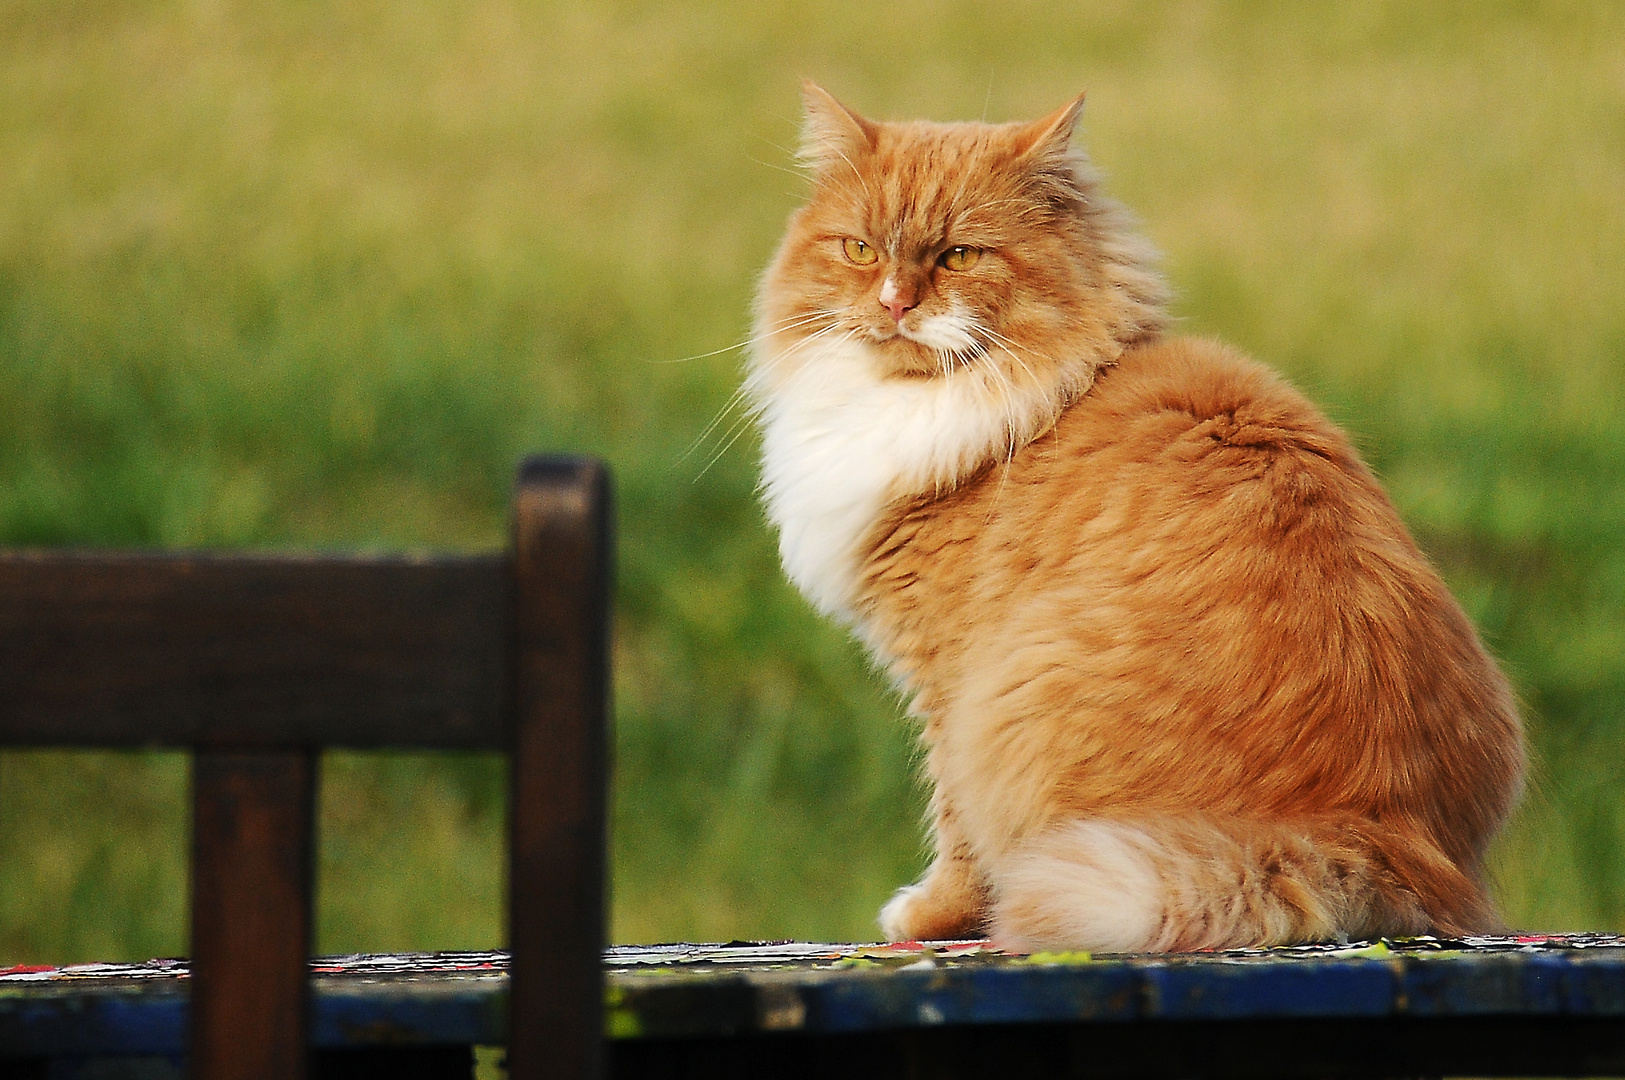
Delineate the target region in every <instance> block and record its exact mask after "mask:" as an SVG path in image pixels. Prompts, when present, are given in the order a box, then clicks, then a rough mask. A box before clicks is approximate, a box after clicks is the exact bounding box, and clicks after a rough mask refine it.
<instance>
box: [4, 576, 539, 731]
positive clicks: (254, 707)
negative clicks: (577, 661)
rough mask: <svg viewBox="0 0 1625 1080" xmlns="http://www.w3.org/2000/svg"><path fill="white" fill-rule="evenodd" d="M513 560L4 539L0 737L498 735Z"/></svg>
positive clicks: (501, 723)
mask: <svg viewBox="0 0 1625 1080" xmlns="http://www.w3.org/2000/svg"><path fill="white" fill-rule="evenodd" d="M509 578H510V570H509V561H508V559H507V558H506V557H504V556H487V557H467V558H458V557H452V558H434V559H410V558H365V557H360V558H357V557H334V556H324V557H321V558H315V557H311V558H305V557H274V556H231V555H161V554H137V553H109V552H74V551H66V552H43V551H42V552H6V553H0V744H5V745H19V744H33V745H55V746H132V745H171V746H186V745H194V746H196V745H201V746H217V747H245V748H246V747H274V746H283V747H287V746H314V745H328V746H357V747H381V746H418V747H426V748H437V747H439V748H480V749H498V748H500V747H502V746H503V730H504V726H505V725H504V724H503V722H502V719H503V714H504V708H505V701H504V696H505V692H506V688H507V683H508V673H507V671H506V657H507V649H506V640H507V636H508V622H509V610H508V599H507V589H508V585H509Z"/></svg>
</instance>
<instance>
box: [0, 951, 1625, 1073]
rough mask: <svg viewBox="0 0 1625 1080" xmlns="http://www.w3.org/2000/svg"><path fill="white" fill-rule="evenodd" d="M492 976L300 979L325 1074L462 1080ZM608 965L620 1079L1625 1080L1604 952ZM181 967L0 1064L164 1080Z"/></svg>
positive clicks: (16, 1002)
mask: <svg viewBox="0 0 1625 1080" xmlns="http://www.w3.org/2000/svg"><path fill="white" fill-rule="evenodd" d="M507 965H508V956H507V954H506V953H441V954H436V955H418V956H345V957H328V958H324V959H321V960H319V961H317V962H316V964H315V970H314V972H313V974H312V986H313V990H314V993H313V1003H314V1006H313V1016H314V1023H313V1025H312V1031H313V1036H314V1043H315V1045H316V1047H317V1048H318V1049H319V1050H320V1051H321V1053H320V1054H319V1055H318V1058H317V1060H318V1062H320V1063H321V1064H322V1065H324V1066H325V1069H323V1072H324V1073H325V1074H327V1075H332V1076H335V1077H337V1076H344V1077H348V1078H351V1080H355V1078H358V1077H372V1076H379V1077H383V1076H387V1077H390V1078H391V1080H413V1078H418V1080H430V1078H435V1080H452V1078H457V1080H466V1078H467V1077H468V1076H469V1071H470V1064H469V1063H470V1053H469V1047H470V1046H473V1045H494V1044H500V1043H502V1042H503V1041H504V1040H505V1039H507V1038H508V1036H509V1029H508V1025H507V1021H506V1017H507V1009H506V1005H507V1002H508V992H509V985H510V984H509V979H508V973H507ZM604 968H605V970H606V972H607V975H608V983H607V987H606V994H607V996H606V1002H607V1005H608V1009H607V1012H606V1033H607V1034H608V1035H609V1036H610V1039H609V1049H608V1065H609V1073H610V1075H612V1076H614V1077H617V1078H627V1080H632V1078H639V1080H643V1078H648V1080H654V1078H670V1080H689V1078H693V1080H700V1078H705V1080H727V1078H735V1077H737V1078H745V1077H752V1078H754V1077H772V1078H785V1080H794V1078H798V1077H808V1078H812V1077H841V1078H843V1080H845V1078H852V1080H862V1078H870V1077H873V1078H877V1080H878V1078H888V1080H902V1078H913V1077H931V1078H936V1080H952V1078H955V1077H966V1078H970V1077H976V1078H988V1077H1006V1076H1012V1077H1023V1078H1033V1080H1038V1078H1063V1077H1067V1078H1070V1077H1091V1076H1120V1077H1127V1076H1166V1077H1176V1076H1221V1077H1224V1076H1235V1077H1254V1076H1417V1075H1462V1074H1467V1075H1479V1076H1508V1075H1512V1076H1517V1075H1526V1076H1527V1075H1553V1074H1560V1075H1573V1076H1597V1075H1607V1074H1614V1075H1622V1074H1625V937H1620V936H1615V935H1600V934H1588V935H1541V936H1524V937H1507V938H1473V939H1468V940H1466V941H1439V940H1435V939H1431V938H1419V939H1412V940H1407V941H1395V942H1378V943H1375V944H1362V943H1356V944H1353V945H1349V946H1306V947H1302V948H1294V949H1276V950H1268V951H1262V952H1231V953H1206V954H1186V955H1173V956H1136V957H1087V956H1083V955H1080V954H1062V955H1038V956H1032V957H1012V956H1003V955H1000V954H997V953H992V952H990V951H988V950H987V949H986V947H985V945H984V944H983V943H980V942H946V943H932V944H929V945H923V946H922V945H919V944H907V945H879V946H854V945H815V944H805V943H794V942H778V943H769V944H737V943H736V944H732V945H723V946H701V945H663V946H619V947H616V948H612V949H610V950H608V951H607V952H606V953H605V956H604ZM184 970H185V969H184V965H183V964H181V963H180V962H177V961H161V962H155V963H152V964H146V965H127V966H122V967H110V966H107V965H85V966H82V967H79V968H67V969H59V970H45V971H34V972H25V971H19V972H13V973H9V974H0V1053H4V1054H12V1055H16V1054H19V1053H22V1052H25V1051H26V1054H27V1055H28V1056H30V1057H31V1058H32V1059H33V1060H34V1061H36V1062H43V1061H46V1060H48V1059H51V1058H53V1057H54V1058H55V1059H56V1060H57V1061H58V1062H75V1063H78V1064H79V1065H80V1066H88V1065H94V1066H95V1067H96V1071H95V1072H94V1073H93V1075H96V1076H98V1077H103V1078H106V1077H111V1076H117V1075H127V1076H131V1077H134V1076H137V1075H139V1076H141V1077H143V1078H144V1080H160V1078H168V1077H173V1078H175V1080H179V1077H180V1076H181V1075H182V1074H181V1071H180V1061H179V1055H180V1054H181V1052H182V1051H183V1050H184V1048H185V1040H184V1036H183V1031H184V1024H185V1013H186V992H185V980H184V978H183V977H182V976H183V973H184ZM115 1055H119V1056H115ZM120 1063H122V1064H123V1065H124V1067H125V1071H124V1072H123V1073H120V1072H118V1070H117V1066H118V1065H119V1064H120ZM0 1071H4V1069H3V1066H0ZM39 1072H40V1073H42V1074H43V1070H39ZM7 1075H11V1073H7ZM56 1075H57V1076H59V1077H66V1076H72V1075H76V1074H75V1072H74V1070H72V1069H71V1068H58V1070H57V1072H56ZM79 1075H91V1073H90V1072H89V1070H88V1068H83V1067H82V1068H81V1069H80V1071H79Z"/></svg>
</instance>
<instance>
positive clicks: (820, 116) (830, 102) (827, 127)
mask: <svg viewBox="0 0 1625 1080" xmlns="http://www.w3.org/2000/svg"><path fill="white" fill-rule="evenodd" d="M801 100H802V107H803V109H804V113H805V118H804V121H803V124H802V129H801V159H802V160H803V161H805V162H806V163H807V164H808V165H810V166H812V167H813V169H814V170H815V171H817V172H820V173H822V172H827V171H829V170H830V169H831V168H833V167H835V166H838V165H843V164H844V165H847V166H850V167H852V168H854V169H855V168H857V165H856V161H857V159H858V158H859V157H860V156H862V155H863V154H866V153H868V152H869V151H870V150H872V149H874V145H875V131H876V128H875V123H874V121H872V120H866V119H864V118H863V117H861V116H859V115H858V114H857V113H855V112H853V111H852V110H851V109H849V108H847V107H846V106H845V105H842V104H841V103H840V102H839V101H836V100H835V97H834V96H833V95H832V94H830V92H829V91H828V90H825V89H824V88H823V87H822V86H819V85H818V84H817V83H815V82H813V81H812V80H811V79H804V80H802V83H801Z"/></svg>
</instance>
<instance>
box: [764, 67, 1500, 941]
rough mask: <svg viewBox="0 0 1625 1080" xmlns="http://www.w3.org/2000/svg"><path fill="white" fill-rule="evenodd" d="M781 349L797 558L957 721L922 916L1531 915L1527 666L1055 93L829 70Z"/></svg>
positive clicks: (783, 426) (774, 427)
mask: <svg viewBox="0 0 1625 1080" xmlns="http://www.w3.org/2000/svg"><path fill="white" fill-rule="evenodd" d="M805 98H806V136H805V146H804V153H805V156H806V159H807V161H808V163H809V164H810V166H811V167H812V170H813V174H814V179H813V189H812V195H811V197H810V199H809V200H808V202H807V204H806V205H805V206H803V207H802V208H801V209H799V210H797V211H796V213H795V214H794V216H793V217H792V218H791V220H790V225H789V229H788V232H787V234H786V236H785V238H784V241H783V243H782V245H781V246H780V248H779V251H778V253H777V255H776V256H775V258H774V260H773V263H772V265H771V266H770V267H769V269H768V271H767V274H766V277H765V279H764V280H763V283H762V287H761V294H760V296H759V299H758V305H759V308H758V310H759V321H758V325H757V341H758V344H757V346H756V348H755V350H754V353H753V355H752V358H751V361H750V367H749V373H748V377H747V388H748V391H749V393H750V395H751V398H752V402H753V405H754V407H755V409H756V410H757V415H758V417H759V422H760V425H761V429H762V443H763V448H762V456H763V463H762V475H763V491H764V497H765V501H766V505H767V512H768V516H769V517H770V518H771V520H772V521H773V523H774V524H775V525H776V526H777V528H778V530H779V549H780V553H781V555H782V557H783V561H784V568H785V570H786V572H787V573H788V574H789V576H790V578H791V579H792V580H793V581H794V582H795V583H796V585H797V586H799V587H800V589H801V590H802V591H803V592H804V593H805V594H806V596H807V597H808V598H809V599H810V600H811V601H812V602H813V603H814V604H815V605H816V606H817V607H818V608H819V609H820V610H822V611H824V612H826V613H828V614H830V615H833V616H835V617H837V618H839V619H842V620H844V621H846V622H847V623H849V624H850V625H851V626H852V627H853V628H854V629H855V630H856V632H857V634H858V635H859V636H860V637H861V638H862V640H863V641H864V643H865V644H866V645H867V646H868V647H869V648H870V650H872V652H873V653H874V655H875V656H876V657H877V658H878V659H879V661H880V662H881V663H882V664H883V665H884V666H885V667H886V668H887V670H888V671H889V672H890V673H891V675H892V676H893V678H894V679H895V681H896V683H897V685H898V686H899V687H900V688H902V689H903V690H904V691H905V692H906V693H907V694H908V695H909V696H910V697H911V699H912V702H913V710H914V712H915V713H916V714H917V715H918V716H919V717H921V718H923V721H924V730H923V738H924V742H925V747H926V767H927V771H928V773H929V776H930V779H931V781H932V783H933V798H932V810H933V819H934V820H933V832H934V840H935V848H936V859H935V861H934V862H933V863H932V865H931V868H930V870H929V871H928V872H927V873H926V875H925V877H924V878H923V879H922V880H921V881H920V882H919V883H918V884H915V885H912V886H909V887H907V888H905V889H903V890H901V891H900V892H899V893H898V894H897V895H896V897H895V898H894V899H893V900H892V901H891V902H890V903H889V904H887V905H886V907H885V909H884V910H883V911H882V912H881V916H880V921H881V926H882V928H883V929H884V931H885V933H886V934H887V936H888V937H890V938H893V939H908V938H926V939H930V938H946V937H962V936H968V935H972V934H976V933H983V932H990V933H991V934H992V935H993V936H994V938H995V939H996V940H997V941H998V942H999V943H1000V944H1002V945H1005V946H1007V947H1011V948H1021V949H1035V948H1058V947H1065V948H1081V949H1094V950H1110V951H1139V950H1162V949H1199V948H1225V947H1237V946H1259V945H1272V944H1280V943H1285V942H1295V941H1309V940H1327V939H1336V938H1339V937H1342V936H1345V935H1346V936H1347V937H1350V938H1361V937H1370V936H1373V935H1379V934H1382V935H1400V934H1414V933H1421V932H1426V931H1434V932H1439V933H1446V934H1459V933H1464V932H1471V931H1481V930H1489V929H1492V928H1494V927H1495V926H1496V925H1497V920H1496V915H1495V912H1494V910H1493V908H1492V906H1491V903H1490V901H1489V899H1488V897H1487V896H1486V893H1485V888H1484V879H1483V857H1484V849H1485V845H1486V844H1487V843H1488V841H1489V840H1490V838H1491V836H1492V835H1493V834H1494V833H1495V831H1496V829H1497V828H1498V827H1499V826H1500V824H1501V823H1502V821H1503V820H1504V818H1505V817H1506V815H1507V813H1508V811H1509V810H1510V808H1511V806H1512V804H1513V802H1514V800H1515V799H1516V797H1517V794H1518V791H1519V787H1520V783H1521V775H1522V770H1523V759H1524V750H1523V737H1522V732H1521V727H1520V724H1519V720H1518V716H1517V712H1516V709H1515V706H1514V702H1513V698H1512V695H1511V693H1510V691H1509V689H1508V687H1507V683H1506V681H1505V680H1504V679H1503V678H1502V676H1501V674H1500V672H1499V671H1498V670H1497V669H1496V666H1495V663H1494V662H1493V661H1492V660H1491V659H1490V658H1489V656H1487V655H1486V654H1485V651H1484V649H1483V647H1482V646H1481V645H1480V644H1479V641H1478V639H1477V637H1476V635H1475V634H1474V632H1473V628H1472V626H1471V625H1470V624H1469V623H1468V621H1467V618H1466V617H1465V616H1464V615H1463V614H1462V611H1461V609H1460V608H1459V607H1457V605H1456V604H1455V602H1454V601H1453V600H1452V599H1451V597H1450V595H1449V593H1448V592H1446V590H1445V587H1444V585H1443V584H1442V583H1441V582H1440V580H1439V577H1438V575H1437V574H1435V573H1434V571H1433V570H1432V569H1431V568H1430V567H1429V566H1428V564H1427V562H1426V561H1425V560H1424V559H1423V557H1422V555H1421V554H1420V553H1419V552H1418V551H1417V549H1416V546H1415V544H1414V543H1413V542H1412V541H1411V538H1410V536H1409V535H1408V534H1407V532H1406V530H1405V526H1404V525H1403V524H1402V523H1401V522H1400V520H1399V517H1398V516H1397V515H1396V514H1395V512H1394V509H1393V507H1392V506H1391V505H1390V504H1389V502H1388V500H1387V498H1386V497H1385V496H1384V495H1383V493H1382V491H1381V489H1380V488H1379V487H1378V486H1377V483H1376V481H1375V479H1373V477H1372V475H1371V473H1370V472H1369V471H1368V470H1367V469H1366V467H1365V465H1364V464H1363V463H1362V462H1361V461H1360V459H1359V458H1358V457H1357V456H1356V455H1355V452H1354V450H1353V449H1352V448H1351V447H1350V445H1349V443H1348V441H1347V439H1346V438H1344V436H1343V435H1342V434H1341V433H1340V432H1339V431H1338V430H1337V429H1336V428H1335V427H1333V426H1332V424H1331V423H1330V422H1328V421H1327V420H1326V419H1325V417H1323V416H1322V415H1321V414H1320V413H1319V412H1318V411H1316V409H1315V408H1314V406H1312V405H1310V404H1309V402H1308V401H1306V400H1305V399H1304V398H1303V397H1302V396H1300V395H1299V394H1298V393H1297V392H1295V391H1294V390H1293V389H1292V388H1291V387H1289V386H1288V385H1286V383H1284V382H1283V381H1281V380H1280V379H1279V378H1277V377H1276V376H1275V375H1273V374H1271V373H1270V372H1269V371H1267V370H1265V369H1264V368H1262V367H1260V366H1259V365H1258V364H1256V363H1254V362H1253V361H1251V360H1249V359H1247V358H1245V357H1243V356H1241V355H1240V354H1238V353H1237V352H1236V351H1235V350H1233V349H1230V348H1227V347H1225V346H1223V345H1220V344H1217V343H1214V342H1211V341H1204V340H1196V339H1190V338H1177V337H1167V336H1164V334H1163V329H1164V326H1165V324H1166V322H1167V317H1166V315H1165V314H1164V310H1163V305H1164V301H1165V297H1166V293H1165V289H1164V285H1163V283H1162V281H1161V279H1160V278H1159V277H1158V276H1157V274H1156V272H1155V271H1154V269H1153V268H1152V267H1151V265H1150V254H1149V251H1148V249H1147V248H1146V246H1145V245H1144V244H1143V243H1142V242H1141V241H1140V240H1139V239H1138V238H1137V237H1135V236H1134V235H1132V233H1130V232H1129V231H1128V228H1127V225H1126V222H1125V219H1124V216H1123V214H1122V212H1121V211H1120V210H1119V209H1118V208H1117V207H1116V206H1115V205H1114V204H1113V203H1111V202H1109V201H1107V200H1106V199H1104V198H1103V197H1102V196H1101V195H1100V193H1099V191H1098V186H1097V182H1096V179H1095V176H1094V173H1093V172H1092V171H1091V169H1090V167H1089V165H1088V163H1087V161H1086V159H1085V157H1084V156H1083V154H1082V153H1080V152H1079V151H1078V150H1076V149H1074V148H1072V146H1071V138H1072V130H1073V127H1074V125H1075V122H1076V119H1077V116H1078V112H1079V110H1080V108H1081V107H1082V99H1081V98H1079V99H1078V100H1077V101H1074V102H1072V103H1071V104H1069V105H1067V106H1066V107H1065V108H1062V109H1060V110H1059V111H1057V112H1055V113H1053V114H1052V115H1050V116H1046V117H1044V118H1043V119H1040V120H1037V121H1034V122H1032V123H1016V124H979V123H964V124H935V123H905V124H893V123H877V122H874V121H870V120H867V119H865V118H863V117H861V116H859V115H858V114H857V113H855V112H853V111H851V110H850V109H847V108H846V107H844V106H843V105H841V104H840V103H839V102H837V101H836V100H835V99H834V98H832V97H830V96H829V95H828V94H827V93H825V92H824V91H823V90H821V89H819V88H818V87H816V86H814V85H812V84H808V85H807V86H806V88H805Z"/></svg>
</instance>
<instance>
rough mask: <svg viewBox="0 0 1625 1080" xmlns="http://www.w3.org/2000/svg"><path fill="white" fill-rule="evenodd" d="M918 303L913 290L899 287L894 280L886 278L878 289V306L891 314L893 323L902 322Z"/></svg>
mask: <svg viewBox="0 0 1625 1080" xmlns="http://www.w3.org/2000/svg"><path fill="white" fill-rule="evenodd" d="M918 303H919V298H918V297H917V296H916V295H915V292H914V289H913V288H905V287H901V286H899V285H898V284H897V279H896V278H887V279H886V283H885V284H884V285H882V286H881V287H880V306H881V307H883V308H885V309H886V310H887V311H889V312H891V317H892V321H893V322H902V321H903V316H904V315H907V314H908V313H909V312H911V311H913V310H914V308H915V306H916V305H917V304H918Z"/></svg>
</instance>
